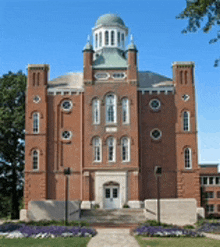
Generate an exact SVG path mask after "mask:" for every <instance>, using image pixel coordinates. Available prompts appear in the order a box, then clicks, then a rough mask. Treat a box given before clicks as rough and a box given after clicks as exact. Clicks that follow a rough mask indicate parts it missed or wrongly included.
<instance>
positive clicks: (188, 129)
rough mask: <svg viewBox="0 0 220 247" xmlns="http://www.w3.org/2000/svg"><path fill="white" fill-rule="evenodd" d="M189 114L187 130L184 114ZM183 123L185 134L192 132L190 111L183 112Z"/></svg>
mask: <svg viewBox="0 0 220 247" xmlns="http://www.w3.org/2000/svg"><path fill="white" fill-rule="evenodd" d="M185 112H186V113H187V118H188V119H187V120H188V121H187V125H188V128H187V129H186V130H185V116H184V113H185ZM182 119H183V120H182V121H183V131H184V132H189V131H190V112H189V111H183V114H182Z"/></svg>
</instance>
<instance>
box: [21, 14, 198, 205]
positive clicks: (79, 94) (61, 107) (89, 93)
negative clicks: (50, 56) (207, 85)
mask: <svg viewBox="0 0 220 247" xmlns="http://www.w3.org/2000/svg"><path fill="white" fill-rule="evenodd" d="M92 31H93V45H92V44H91V43H90V42H88V43H87V44H86V46H85V48H84V50H83V56H84V65H83V73H70V74H67V75H65V76H60V77H58V78H56V79H54V80H52V81H49V79H48V72H49V69H50V68H49V65H45V64H44V65H41V64H31V65H29V66H28V85H27V101H26V157H25V206H26V208H27V206H28V202H29V201H39V200H58V201H62V200H64V198H65V193H64V192H65V191H64V179H65V177H64V173H63V171H64V168H67V167H70V168H71V175H69V186H70V190H69V198H70V200H78V199H79V200H82V207H84V208H89V207H91V204H99V205H100V207H101V208H121V207H123V205H124V204H129V206H130V207H140V206H141V203H142V202H143V201H144V200H145V199H151V198H156V195H157V194H156V179H155V176H154V168H155V166H161V167H162V173H163V174H162V176H161V179H160V180H161V189H160V190H161V191H160V194H161V197H162V198H195V199H196V200H197V204H198V206H200V185H199V167H198V159H197V128H196V112H195V85H194V63H193V62H174V63H173V79H170V78H167V77H164V76H162V75H160V74H157V73H153V72H150V71H139V70H138V64H137V53H138V50H137V48H136V46H135V44H134V42H133V40H131V43H130V44H129V46H128V47H127V48H126V47H125V43H126V39H127V36H128V28H127V27H126V26H125V23H124V21H123V20H122V19H121V18H120V17H118V16H116V15H112V14H106V15H103V16H101V17H100V18H99V19H98V20H97V22H96V24H95V27H94V28H93V29H92ZM139 53H140V56H141V51H140V52H139ZM168 66H169V65H168Z"/></svg>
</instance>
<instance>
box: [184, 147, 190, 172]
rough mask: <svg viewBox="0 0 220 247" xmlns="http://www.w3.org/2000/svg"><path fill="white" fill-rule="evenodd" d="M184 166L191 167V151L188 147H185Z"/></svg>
mask: <svg viewBox="0 0 220 247" xmlns="http://www.w3.org/2000/svg"><path fill="white" fill-rule="evenodd" d="M184 153H185V168H191V151H190V149H189V148H186V149H185V152H184Z"/></svg>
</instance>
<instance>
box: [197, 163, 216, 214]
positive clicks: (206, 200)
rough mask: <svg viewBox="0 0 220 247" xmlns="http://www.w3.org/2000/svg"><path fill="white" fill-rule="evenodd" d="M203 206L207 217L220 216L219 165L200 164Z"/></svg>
mask: <svg viewBox="0 0 220 247" xmlns="http://www.w3.org/2000/svg"><path fill="white" fill-rule="evenodd" d="M199 166H200V180H201V182H200V183H201V204H202V207H204V208H205V211H206V216H208V215H210V214H213V215H220V173H219V169H218V166H219V165H218V164H200V165H199Z"/></svg>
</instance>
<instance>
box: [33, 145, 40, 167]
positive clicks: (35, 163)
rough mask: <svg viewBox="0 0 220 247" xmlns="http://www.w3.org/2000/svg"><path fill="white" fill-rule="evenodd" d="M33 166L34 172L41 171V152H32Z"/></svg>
mask: <svg viewBox="0 0 220 247" xmlns="http://www.w3.org/2000/svg"><path fill="white" fill-rule="evenodd" d="M32 166H33V170H38V169H39V152H38V150H33V152H32Z"/></svg>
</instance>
